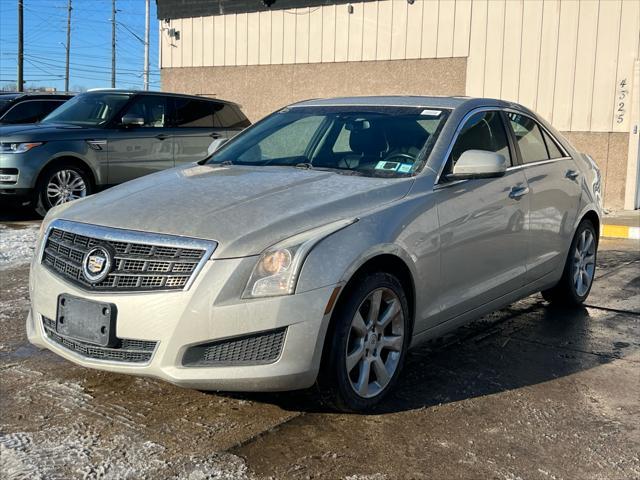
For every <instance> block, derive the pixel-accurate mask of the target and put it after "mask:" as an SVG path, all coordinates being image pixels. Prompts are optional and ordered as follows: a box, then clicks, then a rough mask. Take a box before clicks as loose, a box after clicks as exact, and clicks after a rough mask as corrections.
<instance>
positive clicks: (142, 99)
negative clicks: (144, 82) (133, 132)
mask: <svg viewBox="0 0 640 480" xmlns="http://www.w3.org/2000/svg"><path fill="white" fill-rule="evenodd" d="M124 115H133V116H135V117H141V118H144V125H142V127H143V128H144V127H147V128H161V127H164V126H166V119H167V102H166V100H165V99H164V97H159V96H155V95H140V96H139V97H138V98H136V99H135V100H134V101H133V103H132V104H131V105H130V106H129V108H127V111H126V112H125V113H124ZM124 115H123V116H124Z"/></svg>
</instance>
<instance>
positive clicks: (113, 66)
mask: <svg viewBox="0 0 640 480" xmlns="http://www.w3.org/2000/svg"><path fill="white" fill-rule="evenodd" d="M111 88H116V0H111Z"/></svg>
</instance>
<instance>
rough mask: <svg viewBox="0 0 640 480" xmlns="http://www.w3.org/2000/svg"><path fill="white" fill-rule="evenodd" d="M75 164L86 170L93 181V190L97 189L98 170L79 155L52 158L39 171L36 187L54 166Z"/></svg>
mask: <svg viewBox="0 0 640 480" xmlns="http://www.w3.org/2000/svg"><path fill="white" fill-rule="evenodd" d="M69 164H70V165H74V166H76V167H79V168H81V169H82V170H84V171H85V172H86V173H87V175H88V176H89V181H90V182H91V188H92V190H95V188H96V185H97V175H96V172H95V171H94V170H93V168H92V167H91V165H90V164H89V163H88V162H86V161H85V160H83V159H81V158H79V157H77V156H73V155H61V156H59V157H55V158H52V159H51V160H49V161H48V162H47V163H46V164H45V165H44V166H43V167H42V168H41V169H40V172H39V173H38V177H37V178H36V182H35V187H36V188H37V187H38V186H39V185H40V182H41V181H42V179H43V177H44V174H45V173H46V172H47V171H49V170H51V169H52V168H54V167H56V166H59V165H69Z"/></svg>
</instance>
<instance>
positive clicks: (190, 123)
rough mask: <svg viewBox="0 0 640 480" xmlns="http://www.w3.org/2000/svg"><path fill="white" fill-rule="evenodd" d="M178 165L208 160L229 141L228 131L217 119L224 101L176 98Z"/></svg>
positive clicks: (175, 157) (175, 136)
mask: <svg viewBox="0 0 640 480" xmlns="http://www.w3.org/2000/svg"><path fill="white" fill-rule="evenodd" d="M170 101H171V102H172V103H173V108H174V111H173V122H172V123H173V128H172V133H173V136H174V149H175V150H174V157H173V158H174V164H175V165H181V164H185V163H193V162H198V161H200V160H203V159H204V158H206V157H208V156H209V155H210V154H211V153H213V151H214V150H215V149H216V148H217V147H218V146H219V145H220V144H221V143H222V142H223V141H225V140H226V139H227V132H226V130H225V129H224V128H223V127H222V126H220V122H219V121H217V120H216V117H215V114H216V111H217V110H219V109H220V108H221V105H222V104H221V103H220V102H215V101H212V100H206V99H198V98H182V97H174V98H171V99H170Z"/></svg>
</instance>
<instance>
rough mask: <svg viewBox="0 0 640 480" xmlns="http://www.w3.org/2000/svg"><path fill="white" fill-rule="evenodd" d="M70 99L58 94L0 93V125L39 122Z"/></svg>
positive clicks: (67, 96)
mask: <svg viewBox="0 0 640 480" xmlns="http://www.w3.org/2000/svg"><path fill="white" fill-rule="evenodd" d="M71 97H72V95H63V94H58V93H20V92H15V93H0V125H13V124H16V123H36V122H39V121H40V120H42V119H43V118H44V117H46V116H47V115H49V114H50V113H51V112H53V111H54V110H55V109H56V108H58V107H59V106H60V105H62V104H63V103H64V102H66V101H67V100H69V99H70V98H71Z"/></svg>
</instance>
